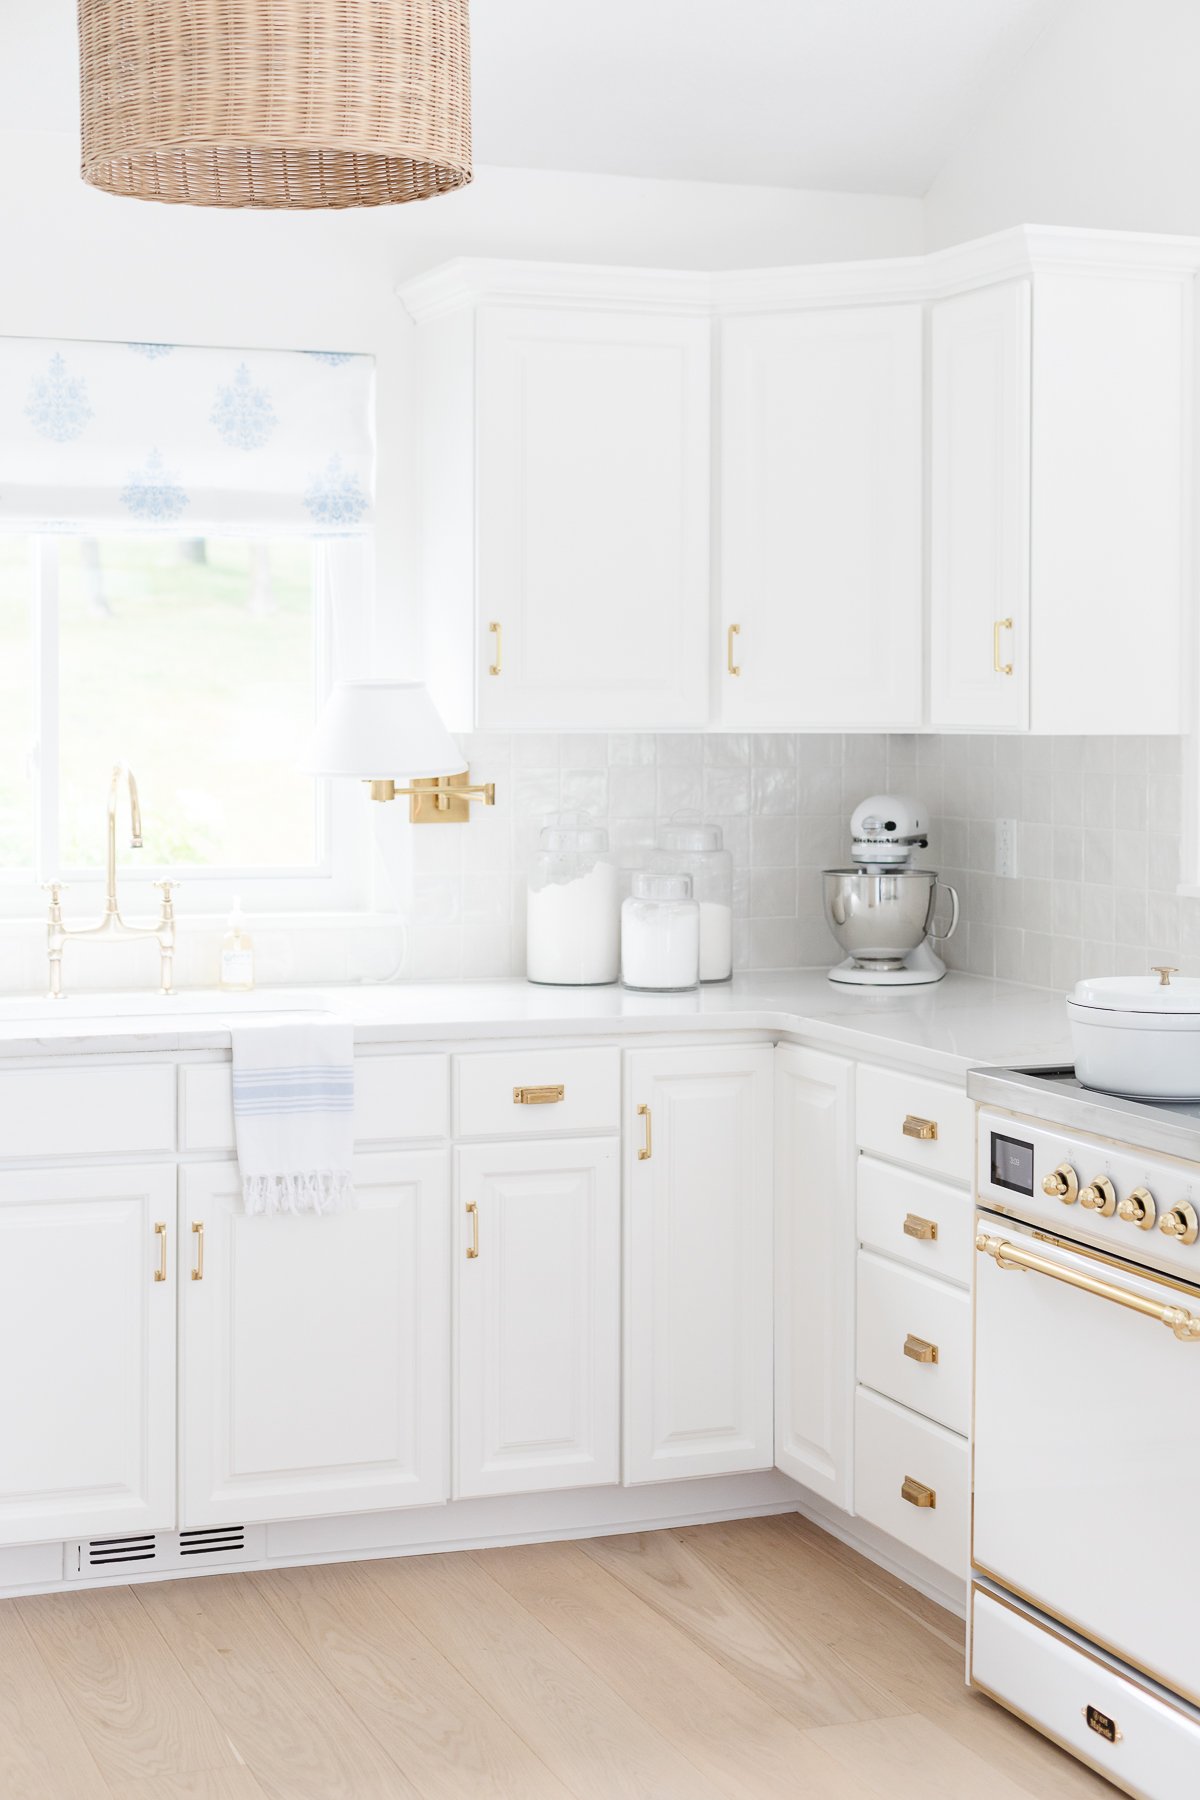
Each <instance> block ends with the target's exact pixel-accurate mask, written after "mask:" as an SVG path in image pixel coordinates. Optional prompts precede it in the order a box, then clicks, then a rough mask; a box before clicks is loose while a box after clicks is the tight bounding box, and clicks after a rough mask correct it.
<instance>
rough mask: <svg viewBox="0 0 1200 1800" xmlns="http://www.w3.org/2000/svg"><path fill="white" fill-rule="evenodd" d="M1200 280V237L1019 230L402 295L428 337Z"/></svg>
mask: <svg viewBox="0 0 1200 1800" xmlns="http://www.w3.org/2000/svg"><path fill="white" fill-rule="evenodd" d="M1068 271H1074V272H1077V273H1079V274H1086V275H1097V276H1102V275H1122V276H1126V277H1128V276H1130V275H1138V274H1141V275H1144V276H1146V277H1148V278H1160V279H1161V278H1163V277H1169V276H1176V277H1180V278H1186V277H1193V276H1195V275H1196V274H1197V272H1200V237H1183V236H1167V235H1162V234H1158V233H1154V232H1145V231H1092V230H1088V229H1086V228H1081V227H1072V226H1057V225H1017V226H1013V227H1012V228H1011V229H1010V230H1007V231H998V232H994V233H993V234H992V235H991V236H989V237H983V238H975V239H973V240H971V241H970V242H969V243H965V244H955V245H953V246H952V247H950V248H949V249H945V250H933V251H930V252H929V253H928V254H926V255H924V256H893V257H884V258H877V259H866V260H863V261H859V262H839V263H807V264H799V265H796V266H794V267H790V268H778V269H730V270H697V269H643V268H630V267H623V266H617V265H612V264H603V263H557V262H521V261H516V260H510V259H507V258H499V257H456V258H455V259H454V260H453V261H451V262H447V263H443V264H441V265H440V266H439V267H437V268H434V269H431V270H429V271H428V273H427V274H424V275H418V276H416V277H414V279H413V280H411V281H406V282H403V283H401V284H400V285H399V286H398V287H397V289H396V293H397V295H398V297H399V299H400V302H401V304H402V305H403V307H404V309H405V311H406V312H407V313H408V315H409V317H410V318H411V319H412V320H413V322H414V323H415V324H417V325H422V324H425V323H427V322H428V321H429V320H431V319H438V318H443V317H446V316H447V315H449V314H452V313H456V312H461V311H464V310H469V309H471V308H473V307H477V306H482V305H487V306H512V307H522V306H555V307H567V308H569V307H572V306H579V307H587V308H588V309H589V310H592V311H595V310H596V309H597V308H604V307H612V308H614V309H615V310H624V309H626V308H630V307H633V308H636V309H638V310H640V311H647V312H670V313H672V314H674V315H676V316H678V315H679V314H681V313H682V314H693V315H696V316H699V317H719V316H723V315H727V314H736V313H744V312H749V313H759V312H771V311H775V310H784V309H788V310H790V309H793V308H796V307H804V306H848V305H849V306H852V305H855V304H856V303H861V304H863V305H870V304H877V303H879V302H880V301H889V300H891V301H903V300H938V299H943V298H945V297H947V296H949V295H952V294H957V293H962V292H964V291H965V290H967V289H970V288H974V287H983V286H987V285H989V284H990V283H993V282H999V281H1008V280H1011V279H1012V278H1013V277H1016V276H1021V275H1037V274H1045V273H1049V272H1054V273H1066V272H1068Z"/></svg>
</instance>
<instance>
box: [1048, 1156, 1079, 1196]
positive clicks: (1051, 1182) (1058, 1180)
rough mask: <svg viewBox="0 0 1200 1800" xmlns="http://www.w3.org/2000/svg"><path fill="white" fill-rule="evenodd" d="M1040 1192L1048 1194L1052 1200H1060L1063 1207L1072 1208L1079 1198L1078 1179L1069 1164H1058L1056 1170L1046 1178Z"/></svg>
mask: <svg viewBox="0 0 1200 1800" xmlns="http://www.w3.org/2000/svg"><path fill="white" fill-rule="evenodd" d="M1042 1192H1043V1194H1049V1196H1050V1198H1051V1199H1052V1200H1061V1201H1062V1203H1063V1205H1064V1206H1074V1204H1075V1202H1076V1201H1077V1200H1078V1198H1079V1177H1078V1175H1077V1174H1076V1173H1075V1171H1074V1169H1073V1168H1072V1167H1071V1165H1070V1163H1059V1165H1058V1167H1057V1169H1054V1170H1052V1171H1051V1173H1050V1174H1049V1175H1047V1176H1046V1179H1045V1180H1044V1181H1043V1182H1042Z"/></svg>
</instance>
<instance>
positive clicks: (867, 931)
mask: <svg viewBox="0 0 1200 1800" xmlns="http://www.w3.org/2000/svg"><path fill="white" fill-rule="evenodd" d="M821 879H822V882H823V886H824V898H825V917H826V920H827V921H828V924H829V929H830V930H831V931H832V933H833V935H834V937H835V938H836V939H837V941H838V943H839V944H840V945H841V946H842V949H843V950H844V951H846V953H847V955H849V956H852V957H853V958H854V960H855V962H858V963H861V964H862V965H863V966H864V967H865V968H868V969H880V970H883V969H899V968H901V967H903V964H904V958H905V957H906V956H907V955H908V953H909V952H910V950H915V949H916V948H917V946H918V945H919V944H923V943H924V941H925V939H926V938H927V937H928V936H929V935H930V932H931V930H932V927H933V913H934V907H935V906H936V904H937V895H938V878H937V872H936V871H935V870H934V869H888V870H868V869H825V870H824V871H823V873H822V877H821ZM944 891H945V892H948V893H950V894H951V896H952V897H953V899H954V901H955V906H954V918H953V921H952V923H951V926H950V930H949V931H947V932H946V934H945V935H946V936H947V937H949V936H950V934H951V932H953V930H954V926H955V925H956V924H957V923H958V907H957V898H958V897H957V895H955V894H954V890H953V888H949V889H944Z"/></svg>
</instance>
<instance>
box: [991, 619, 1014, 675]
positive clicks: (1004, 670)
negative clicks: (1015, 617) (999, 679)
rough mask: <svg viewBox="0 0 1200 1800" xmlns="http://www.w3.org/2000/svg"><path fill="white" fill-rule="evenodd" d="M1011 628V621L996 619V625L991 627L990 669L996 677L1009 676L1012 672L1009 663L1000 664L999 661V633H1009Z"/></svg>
mask: <svg viewBox="0 0 1200 1800" xmlns="http://www.w3.org/2000/svg"><path fill="white" fill-rule="evenodd" d="M1012 628H1013V622H1012V620H1011V619H997V620H996V623H995V624H994V625H993V626H992V668H993V670H994V671H995V673H996V674H997V675H1011V674H1012V672H1013V666H1012V664H1011V663H1010V662H1001V660H1000V633H1001V632H1002V631H1011V630H1012Z"/></svg>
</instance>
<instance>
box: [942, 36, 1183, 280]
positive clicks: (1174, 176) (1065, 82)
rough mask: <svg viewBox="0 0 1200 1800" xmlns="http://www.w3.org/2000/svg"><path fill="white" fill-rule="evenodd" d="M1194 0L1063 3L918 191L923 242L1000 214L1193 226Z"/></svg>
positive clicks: (949, 240)
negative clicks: (930, 179) (932, 177)
mask: <svg viewBox="0 0 1200 1800" xmlns="http://www.w3.org/2000/svg"><path fill="white" fill-rule="evenodd" d="M1198 81H1200V4H1197V0H1066V3H1065V4H1064V5H1063V7H1062V9H1061V11H1060V12H1059V13H1057V14H1056V15H1055V17H1054V18H1053V19H1052V21H1051V23H1050V25H1049V26H1048V27H1047V29H1046V31H1045V32H1044V33H1043V35H1042V37H1041V38H1040V39H1039V41H1038V42H1037V43H1036V44H1035V45H1034V47H1033V49H1032V50H1031V51H1030V52H1029V54H1028V55H1027V56H1026V58H1025V60H1024V62H1023V63H1022V64H1021V66H1020V68H1019V69H1018V70H1017V71H1016V73H1015V74H1014V75H1013V76H1012V77H1010V78H1009V79H1008V80H1007V81H1005V82H1004V84H1003V85H1002V86H1001V88H1000V89H999V90H998V91H997V92H996V93H995V94H993V96H992V98H991V101H990V103H988V104H985V105H984V106H982V107H981V108H980V110H979V112H978V114H977V115H976V117H975V119H974V121H973V122H972V125H971V127H970V129H969V131H968V132H967V133H966V134H965V136H964V138H963V140H962V141H961V143H960V144H959V146H958V148H957V149H956V150H955V152H954V153H953V154H952V155H951V156H950V157H949V158H948V159H947V161H946V162H945V164H944V165H943V167H942V169H941V171H940V173H939V174H938V176H937V178H936V179H935V180H934V182H933V184H932V186H931V187H930V189H929V192H928V194H927V195H926V231H927V241H928V244H929V246H930V248H935V247H940V246H942V245H945V244H953V243H958V242H961V241H962V240H963V239H964V238H972V237H980V236H982V235H984V234H985V233H987V232H990V231H999V230H1002V229H1003V228H1005V227H1006V226H1009V225H1019V224H1022V223H1030V222H1036V223H1038V224H1046V225H1090V226H1100V227H1107V228H1111V229H1114V230H1122V231H1162V232H1184V233H1188V234H1195V233H1200V103H1198V99H1197V95H1198V86H1197V84H1198Z"/></svg>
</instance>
